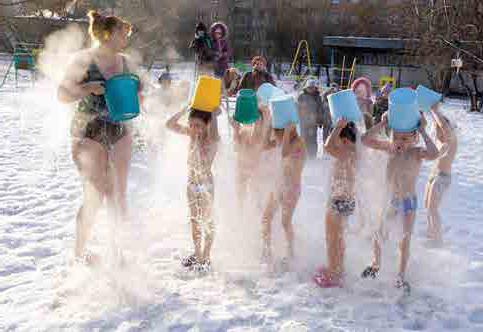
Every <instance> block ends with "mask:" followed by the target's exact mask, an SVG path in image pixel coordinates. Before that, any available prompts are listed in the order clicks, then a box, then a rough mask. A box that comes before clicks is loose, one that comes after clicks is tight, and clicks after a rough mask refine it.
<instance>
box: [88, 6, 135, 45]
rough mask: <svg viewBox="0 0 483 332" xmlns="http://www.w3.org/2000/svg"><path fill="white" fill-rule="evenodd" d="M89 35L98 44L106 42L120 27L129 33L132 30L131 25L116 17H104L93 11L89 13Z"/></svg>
mask: <svg viewBox="0 0 483 332" xmlns="http://www.w3.org/2000/svg"><path fill="white" fill-rule="evenodd" d="M87 16H88V17H89V34H90V35H91V38H92V39H95V40H97V41H99V42H103V41H106V40H108V39H109V38H110V37H111V35H112V33H113V32H114V31H115V30H116V29H118V28H122V27H127V28H128V29H129V32H131V30H132V25H131V23H129V22H127V21H125V20H123V19H122V18H119V17H117V16H104V15H101V14H99V13H98V12H97V11H95V10H91V11H89V13H88V14H87Z"/></svg>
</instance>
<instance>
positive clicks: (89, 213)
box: [72, 139, 108, 257]
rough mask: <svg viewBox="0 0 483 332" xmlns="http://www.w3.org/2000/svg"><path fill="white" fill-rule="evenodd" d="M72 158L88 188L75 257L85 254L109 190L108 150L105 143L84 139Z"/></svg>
mask: <svg viewBox="0 0 483 332" xmlns="http://www.w3.org/2000/svg"><path fill="white" fill-rule="evenodd" d="M72 157H73V159H74V162H75V164H76V166H77V169H78V170H79V173H80V175H81V178H82V182H83V189H84V200H83V203H82V206H81V208H80V209H79V212H78V213H77V218H76V240H75V241H76V243H75V256H76V257H82V255H83V254H84V251H85V244H86V242H87V240H88V239H89V236H90V231H91V228H92V226H93V224H94V218H95V216H96V214H97V212H98V210H99V208H100V207H101V206H102V203H103V199H104V197H105V194H106V191H107V186H108V181H107V151H106V150H105V148H104V147H103V146H102V145H101V144H99V143H97V142H95V141H93V140H90V139H84V140H82V141H75V142H74V143H73V146H72Z"/></svg>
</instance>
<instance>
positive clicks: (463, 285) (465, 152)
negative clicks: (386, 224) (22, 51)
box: [0, 73, 483, 332]
mask: <svg viewBox="0 0 483 332" xmlns="http://www.w3.org/2000/svg"><path fill="white" fill-rule="evenodd" d="M23 75H24V77H23V78H22V80H21V82H20V86H21V88H20V89H15V87H14V84H13V82H12V81H11V80H10V81H9V82H8V84H7V86H5V87H3V88H2V89H1V90H0V119H1V121H0V135H1V137H2V140H1V142H2V144H0V200H1V201H0V330H2V331H17V330H18V331H56V330H73V331H77V330H79V331H89V330H101V331H112V330H116V331H306V330H310V331H404V330H422V331H445V330H447V331H450V330H451V331H453V330H458V331H475V332H476V331H482V330H483V241H482V239H483V228H482V227H481V223H482V217H481V216H482V215H483V166H482V165H483V117H482V116H481V115H477V114H469V113H467V112H466V111H465V110H464V108H466V107H467V105H466V104H465V103H462V102H460V101H456V100H452V101H449V102H448V103H446V104H445V106H444V110H445V112H446V114H448V116H449V117H450V118H451V119H453V120H455V121H456V122H457V124H458V127H459V129H458V131H459V138H460V151H459V154H458V159H457V161H456V163H455V165H454V178H453V179H454V180H453V185H452V187H451V189H450V192H449V194H448V197H447V200H446V203H445V205H444V206H445V209H444V211H443V218H444V227H445V234H444V237H445V240H446V242H445V245H444V247H443V248H440V249H435V248H431V247H430V246H428V245H427V244H426V243H425V238H424V236H425V211H424V210H423V209H420V210H419V214H418V219H417V226H416V230H415V236H414V241H413V245H412V258H411V261H410V266H409V270H408V279H409V280H410V281H411V283H412V286H413V294H412V295H411V296H410V297H408V298H403V297H401V294H400V293H399V292H398V291H397V290H396V289H394V288H393V280H394V275H395V269H396V262H395V258H396V257H397V256H396V245H395V243H394V242H391V241H389V243H388V244H387V246H386V250H385V251H384V261H383V264H384V265H383V271H382V272H381V278H380V279H379V280H377V281H372V280H370V281H363V280H360V279H359V277H358V276H359V274H360V272H361V271H362V269H363V268H364V267H365V265H366V264H367V263H368V262H369V261H370V257H371V256H370V250H371V247H370V230H371V229H372V228H373V227H374V225H375V220H374V218H371V217H370V218H369V220H368V222H367V223H366V227H364V228H363V229H362V231H361V230H359V227H358V223H357V220H353V221H352V222H351V225H350V227H349V228H350V231H349V234H348V237H347V242H348V251H347V274H348V276H347V280H348V282H347V286H346V287H345V288H344V289H332V290H322V289H319V288H317V287H316V286H315V285H314V284H313V283H312V282H311V276H312V274H313V272H314V270H315V268H316V267H317V266H318V265H320V264H321V263H324V262H325V261H326V258H325V244H324V223H323V216H324V212H325V201H326V198H327V173H328V169H329V168H330V161H328V160H327V159H323V160H319V161H314V162H311V163H310V164H309V165H308V166H307V169H306V172H305V175H304V183H305V186H304V190H303V196H302V200H301V202H300V204H299V207H298V210H297V213H296V216H295V219H294V222H295V228H296V232H297V248H296V249H297V256H298V263H297V265H296V267H295V268H294V272H291V273H286V274H269V273H267V272H264V271H263V269H262V268H260V266H259V264H258V261H259V250H260V235H259V232H260V218H259V216H256V215H249V214H247V215H245V216H244V218H240V217H238V216H237V212H236V209H235V208H234V197H235V196H234V184H233V174H234V172H233V170H234V162H233V152H232V149H231V147H230V143H229V141H228V140H227V137H226V136H227V135H228V134H229V133H228V131H227V129H226V128H224V133H225V135H224V136H225V137H224V142H223V148H222V149H221V151H220V153H219V157H218V160H217V165H216V176H217V184H216V195H217V196H216V197H217V203H216V206H217V208H216V223H217V225H218V226H217V239H216V244H215V247H214V253H213V255H214V258H213V261H214V262H213V263H214V267H215V272H214V273H213V274H212V275H209V276H206V277H203V278H197V277H194V276H192V275H189V274H185V273H183V272H182V270H181V269H180V267H179V259H180V257H182V256H184V255H186V254H189V253H190V251H191V243H190V237H189V224H188V223H187V218H186V207H185V197H184V193H185V176H186V152H185V151H186V140H184V139H182V138H178V137H176V136H174V135H173V134H170V133H166V134H163V136H162V137H164V139H163V141H162V144H161V145H160V146H157V147H151V148H148V149H136V151H135V153H134V156H133V163H132V169H131V174H130V178H129V202H130V207H131V218H130V221H129V223H127V224H125V225H123V226H119V227H117V228H116V229H115V232H116V234H117V235H118V243H120V244H121V245H122V246H123V247H124V248H125V250H124V254H125V256H126V258H125V260H126V262H125V263H124V264H123V265H119V264H116V263H115V262H114V261H112V260H108V259H106V260H105V261H104V263H103V264H102V265H101V266H99V267H98V268H86V267H82V266H76V265H72V264H71V263H72V248H73V241H74V227H75V214H76V212H77V209H78V208H79V205H80V203H81V194H82V191H81V187H80V182H79V179H78V176H77V172H76V170H75V167H74V165H73V163H72V161H71V156H70V147H69V137H68V132H69V117H70V115H69V111H68V110H67V109H66V108H65V107H64V106H61V105H59V104H58V103H57V102H56V100H55V92H54V91H53V88H52V87H49V86H43V87H41V86H39V85H37V86H36V87H35V88H31V87H30V86H31V85H32V83H31V82H29V81H28V74H26V73H23ZM221 123H222V124H224V123H225V122H224V119H223V118H222V120H221ZM371 158H372V159H374V158H375V160H376V163H375V164H374V165H373V169H372V172H371V174H373V175H374V176H375V175H377V174H378V172H379V171H380V170H382V166H381V164H383V163H381V162H377V160H378V158H379V156H378V155H377V154H371ZM372 159H371V160H372ZM429 166H430V165H429V164H427V165H425V167H424V170H423V173H422V175H421V179H420V182H419V199H420V201H421V200H422V192H423V188H424V185H425V182H426V181H427V179H428V171H429ZM373 189H374V192H369V193H366V194H365V195H368V196H367V197H372V196H371V195H374V197H376V196H377V195H376V194H377V190H376V189H377V188H373ZM365 201H366V200H365ZM360 210H364V212H366V213H368V214H369V216H371V215H373V214H375V212H374V210H375V208H374V207H373V206H371V205H370V204H368V206H364V208H363V209H360ZM276 225H277V226H276V227H275V230H274V232H275V242H276V243H277V251H276V253H277V255H278V256H282V255H283V234H282V232H281V229H280V228H281V227H280V223H279V222H278V223H276ZM112 231H113V227H112V218H110V217H109V214H108V213H107V212H106V211H103V212H101V213H100V216H99V222H98V225H96V228H95V232H96V236H95V239H94V240H93V241H92V247H93V248H97V250H99V252H101V253H105V254H106V255H105V257H110V256H109V255H108V251H107V249H106V246H107V245H106V244H108V243H110V240H111V236H110V234H111V232H112Z"/></svg>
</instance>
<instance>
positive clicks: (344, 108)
mask: <svg viewBox="0 0 483 332" xmlns="http://www.w3.org/2000/svg"><path fill="white" fill-rule="evenodd" d="M327 100H328V102H329V109H330V115H331V116H332V119H333V120H334V123H335V122H337V120H339V119H340V118H345V119H347V120H348V121H353V122H359V121H362V112H361V109H360V107H359V103H358V102H357V97H356V94H355V93H354V91H352V90H343V91H339V92H337V93H333V94H330V95H329V96H328V97H327Z"/></svg>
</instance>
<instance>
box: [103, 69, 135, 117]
mask: <svg viewBox="0 0 483 332" xmlns="http://www.w3.org/2000/svg"><path fill="white" fill-rule="evenodd" d="M139 84H140V83H139V77H138V76H137V75H134V74H120V75H115V76H113V77H111V78H110V79H108V80H107V81H106V93H105V98H106V103H107V108H108V110H109V119H110V120H111V121H113V122H121V121H127V120H130V119H133V118H135V117H136V116H138V115H139V95H138V92H139Z"/></svg>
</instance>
